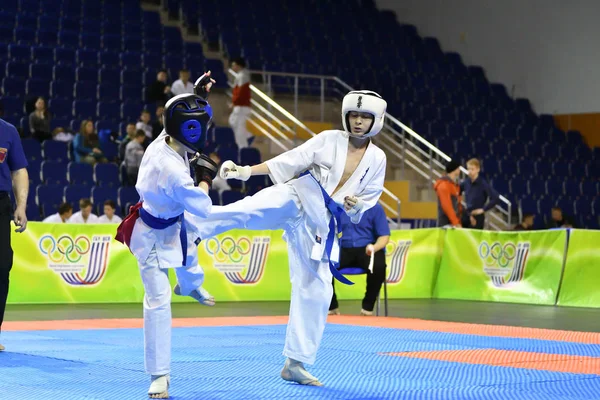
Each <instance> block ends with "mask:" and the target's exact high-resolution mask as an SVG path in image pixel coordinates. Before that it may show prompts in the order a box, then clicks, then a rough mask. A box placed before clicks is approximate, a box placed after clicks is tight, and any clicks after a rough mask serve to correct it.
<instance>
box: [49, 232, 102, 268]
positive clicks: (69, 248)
mask: <svg viewBox="0 0 600 400" xmlns="http://www.w3.org/2000/svg"><path fill="white" fill-rule="evenodd" d="M39 248H40V251H41V252H42V254H44V255H45V256H48V259H49V260H50V261H52V262H54V263H62V262H64V261H65V260H66V261H68V262H70V263H72V264H75V263H78V262H79V261H80V260H81V259H82V258H83V256H84V255H86V254H87V253H88V252H89V251H90V248H91V245H90V239H88V238H87V237H86V236H78V237H77V238H75V240H73V238H72V237H71V236H68V235H63V236H61V237H59V238H58V240H55V239H54V237H53V236H51V235H45V236H43V237H42V238H41V239H40V241H39Z"/></svg>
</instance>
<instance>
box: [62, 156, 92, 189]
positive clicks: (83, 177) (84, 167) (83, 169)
mask: <svg viewBox="0 0 600 400" xmlns="http://www.w3.org/2000/svg"><path fill="white" fill-rule="evenodd" d="M67 179H68V181H69V182H70V183H71V184H72V185H86V186H92V185H93V184H94V172H93V169H92V166H91V165H90V164H86V163H77V162H70V163H69V164H68V166H67Z"/></svg>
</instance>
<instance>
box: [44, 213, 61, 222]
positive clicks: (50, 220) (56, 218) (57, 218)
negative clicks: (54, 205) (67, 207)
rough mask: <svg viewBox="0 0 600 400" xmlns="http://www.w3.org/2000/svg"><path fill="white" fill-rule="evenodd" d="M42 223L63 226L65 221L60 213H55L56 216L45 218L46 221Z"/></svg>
mask: <svg viewBox="0 0 600 400" xmlns="http://www.w3.org/2000/svg"><path fill="white" fill-rule="evenodd" d="M42 222H45V223H49V224H62V223H63V222H64V221H63V220H62V218H61V217H60V214H59V213H55V214H52V215H49V216H47V217H46V218H44V220H43V221H42Z"/></svg>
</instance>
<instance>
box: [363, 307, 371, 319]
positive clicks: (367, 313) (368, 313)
mask: <svg viewBox="0 0 600 400" xmlns="http://www.w3.org/2000/svg"><path fill="white" fill-rule="evenodd" d="M360 315H364V316H366V317H370V316H372V315H373V311H367V310H365V309H364V308H361V310H360Z"/></svg>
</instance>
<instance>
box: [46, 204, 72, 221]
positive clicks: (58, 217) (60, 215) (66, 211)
mask: <svg viewBox="0 0 600 400" xmlns="http://www.w3.org/2000/svg"><path fill="white" fill-rule="evenodd" d="M72 215H73V206H72V205H71V204H69V203H62V204H61V205H60V206H59V207H58V212H57V213H55V214H52V215H49V216H47V217H46V218H44V220H43V221H42V222H46V223H51V224H64V223H65V222H67V221H68V220H69V218H71V216H72Z"/></svg>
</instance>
